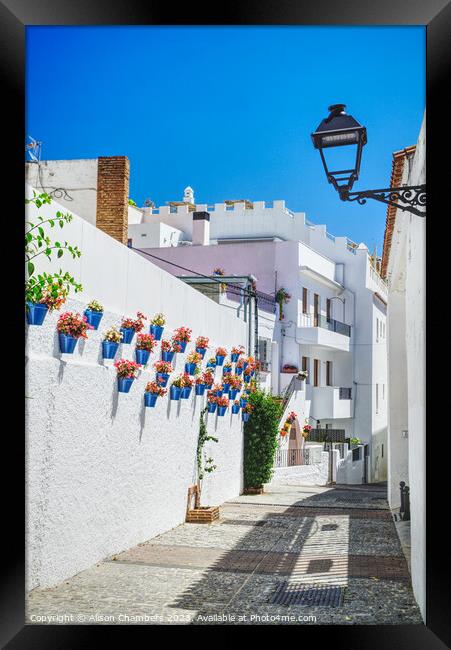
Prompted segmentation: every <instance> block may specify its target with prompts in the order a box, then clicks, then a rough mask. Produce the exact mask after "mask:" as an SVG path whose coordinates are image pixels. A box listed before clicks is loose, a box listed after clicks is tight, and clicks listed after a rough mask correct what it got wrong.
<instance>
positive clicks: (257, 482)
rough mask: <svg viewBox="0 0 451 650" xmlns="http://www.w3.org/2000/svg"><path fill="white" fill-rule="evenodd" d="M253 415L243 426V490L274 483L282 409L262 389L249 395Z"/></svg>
mask: <svg viewBox="0 0 451 650" xmlns="http://www.w3.org/2000/svg"><path fill="white" fill-rule="evenodd" d="M249 403H250V404H251V405H252V406H253V411H252V416H251V417H250V418H249V420H248V422H246V423H245V424H244V461H243V464H244V487H245V488H248V487H254V488H259V487H261V486H262V485H263V483H268V482H269V481H270V480H271V477H272V473H273V464H274V456H275V453H276V449H277V444H278V433H279V422H280V418H281V417H282V410H283V409H282V406H281V404H280V403H279V402H278V401H276V400H274V399H273V397H272V396H271V395H268V394H267V393H265V392H264V391H262V390H259V389H256V390H255V391H254V392H252V393H251V394H250V395H249Z"/></svg>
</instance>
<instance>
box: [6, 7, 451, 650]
mask: <svg viewBox="0 0 451 650" xmlns="http://www.w3.org/2000/svg"><path fill="white" fill-rule="evenodd" d="M95 24H98V25H100V24H104V25H114V24H118V25H120V24H126V25H140V24H145V25H171V24H177V25H190V24H191V25H214V24H220V25H240V24H242V25H261V24H277V25H285V24H286V25H293V24H300V25H374V26H376V25H397V26H400V25H425V26H426V28H427V80H426V84H427V86H426V87H427V165H428V186H427V189H428V217H429V219H428V222H427V333H428V338H427V374H426V378H424V377H419V381H424V380H425V381H426V385H427V391H426V395H427V430H428V432H429V434H428V436H427V569H426V571H427V573H426V576H427V625H425V626H419V625H416V626H409V625H405V626H362V627H357V626H331V627H329V629H326V628H325V627H324V626H313V628H312V627H307V626H303V627H302V630H299V635H300V636H299V643H302V644H305V643H306V642H312V643H319V644H322V643H324V634H327V633H329V634H331V635H332V637H333V643H334V648H337V647H346V648H360V647H362V648H371V649H372V648H374V649H377V650H381V648H396V649H404V648H406V650H407V649H408V650H412V649H414V648H421V650H424V649H425V648H428V650H433V649H435V648H437V649H439V648H445V647H446V645H445V644H444V641H445V640H447V641H448V642H449V614H448V612H449V598H448V599H447V595H449V579H448V580H447V571H446V569H447V568H448V561H447V557H446V551H447V548H446V547H447V533H446V528H445V527H446V524H447V519H448V517H447V515H448V511H449V508H448V507H447V501H446V492H445V490H446V487H447V482H446V483H445V481H446V479H447V474H448V473H449V470H447V465H449V455H448V454H447V453H446V451H447V441H446V436H447V435H450V434H449V433H448V431H447V427H446V425H447V422H446V420H447V418H446V411H445V409H444V403H446V402H445V400H446V396H445V394H443V395H441V394H440V391H439V390H438V389H439V387H440V385H442V386H443V387H444V388H445V389H447V388H448V386H447V383H446V379H445V378H443V379H441V377H440V372H439V371H440V366H439V364H437V366H436V367H434V365H435V364H434V360H435V359H438V360H442V364H441V365H444V362H445V358H446V357H447V356H449V351H448V350H447V349H446V347H445V346H444V345H443V338H442V340H441V335H442V337H443V332H442V330H443V328H446V320H445V313H444V312H445V307H444V308H443V310H442V308H441V306H440V304H441V303H440V296H441V295H442V296H443V297H444V299H443V303H444V305H446V303H447V302H448V301H447V300H446V298H445V295H444V294H445V291H446V289H445V288H444V287H445V286H446V279H447V278H448V275H449V273H448V272H447V267H448V264H447V263H448V257H449V254H448V253H447V251H446V243H447V242H446V237H445V233H444V231H445V228H446V221H447V211H448V208H447V204H446V202H445V199H446V196H447V192H446V188H447V184H449V182H450V181H449V175H450V174H449V170H448V165H449V163H448V162H447V158H449V147H448V142H449V137H447V136H446V132H447V129H446V124H447V121H448V120H449V118H448V115H447V114H448V112H449V105H448V104H445V103H444V102H443V96H444V92H446V89H447V88H449V86H450V84H449V62H450V61H451V46H450V44H451V35H450V25H451V3H450V2H448V1H447V0H379V1H377V2H375V0H340V1H338V0H315V2H313V1H311V0H307V1H305V0H304V1H298V2H293V1H292V0H291V1H290V0H279V1H278V2H277V3H276V2H273V1H270V0H254V1H253V2H251V1H249V2H245V1H244V0H243V1H242V2H240V3H239V4H238V3H236V5H235V3H234V4H233V5H232V3H227V4H221V5H218V6H214V5H213V4H210V5H209V6H203V5H201V4H200V3H199V4H196V5H193V4H192V3H186V4H185V5H184V6H183V5H182V6H181V7H180V8H177V10H175V7H174V6H173V5H170V4H169V3H163V2H149V1H147V2H143V1H139V0H116V1H113V0H1V1H0V36H1V38H0V43H1V44H2V50H3V56H2V57H1V58H0V67H1V68H0V69H1V71H2V88H3V91H4V93H3V102H2V104H3V106H2V108H3V121H2V124H3V129H2V136H3V137H2V140H3V143H4V142H5V140H6V147H5V146H3V147H2V150H3V151H2V153H3V162H4V163H6V164H5V165H4V167H5V174H4V176H3V180H4V186H3V193H4V194H3V197H4V201H3V208H4V210H3V213H4V214H3V238H4V250H5V251H6V252H7V251H8V250H11V251H13V252H14V255H13V256H12V261H11V262H8V263H6V262H5V261H4V266H3V271H4V278H3V280H4V282H3V285H4V291H5V284H6V291H7V293H6V298H7V310H8V320H7V327H5V328H4V336H5V337H6V336H12V335H13V334H14V332H17V331H21V330H20V328H21V327H22V326H23V320H21V318H23V316H22V314H23V303H22V301H21V300H19V297H21V295H22V294H21V291H22V288H21V287H20V286H19V285H20V282H22V279H21V278H22V277H23V275H22V274H23V266H22V259H21V257H20V255H16V254H15V253H16V252H17V251H19V250H20V247H21V245H22V244H21V242H22V237H23V231H22V219H21V217H20V216H19V215H20V213H21V210H20V208H19V207H18V206H21V205H23V183H24V164H23V163H24V159H23V146H24V145H23V143H24V141H25V129H24V124H25V103H24V95H25V90H24V89H25V27H26V26H29V25H95ZM46 83H52V79H51V77H50V78H48V77H47V76H46V74H45V71H43V92H44V91H45V84H46ZM360 83H362V91H364V87H365V84H366V83H368V84H370V83H371V79H365V80H360ZM402 83H403V79H402V70H399V69H398V68H397V61H396V52H394V53H393V75H392V76H391V77H390V78H387V84H386V87H385V88H381V94H383V93H386V94H389V92H390V86H391V85H392V84H401V85H402ZM406 92H408V88H406ZM407 144H410V143H407ZM6 152H7V156H5V153H6ZM443 154H444V157H442V156H443ZM388 180H389V179H387V181H388ZM442 215H443V216H442ZM4 259H5V257H4ZM11 298H13V300H12V301H11ZM437 298H438V299H437ZM5 301H6V299H5ZM16 303H17V304H16ZM15 318H17V328H16V322H15ZM439 328H440V329H439ZM8 331H9V334H8V333H7V332H8ZM439 345H440V347H439ZM6 347H7V348H9V351H8V353H9V354H11V362H10V363H11V364H12V365H11V366H9V367H10V368H12V367H14V368H15V367H17V365H18V361H19V359H18V356H19V355H18V349H17V348H18V347H19V346H18V345H12V344H11V345H8V346H6ZM19 366H20V363H19ZM11 374H12V370H11V371H8V377H7V379H8V382H7V384H8V385H7V388H6V389H5V391H7V396H8V410H7V414H8V415H11V414H12V415H13V416H14V417H13V418H12V420H11V419H10V424H8V425H7V424H6V418H5V419H4V429H3V458H4V459H5V460H6V461H7V462H5V460H4V463H3V467H4V470H5V467H6V466H8V467H11V468H12V469H13V471H12V472H11V475H10V476H9V477H8V478H7V480H6V485H5V487H4V490H3V500H2V502H3V513H2V514H3V520H4V522H5V527H4V528H3V537H4V539H6V541H7V550H6V554H4V556H3V560H4V561H3V566H2V574H3V575H2V581H1V584H2V591H1V597H0V599H1V610H0V611H1V620H2V627H1V630H2V632H1V638H0V641H1V643H2V647H7V648H27V649H31V648H33V650H34V649H36V648H46V649H48V648H71V650H72V649H73V648H79V647H80V648H81V647H83V648H86V647H90V644H93V643H94V642H96V645H98V643H99V640H100V634H102V641H104V637H105V635H106V634H111V633H113V634H114V637H113V638H114V639H115V641H116V642H120V641H119V639H125V638H126V639H127V641H126V642H128V643H130V637H131V634H132V632H133V633H135V632H136V631H138V629H139V630H143V631H144V633H145V634H146V632H147V635H148V633H149V632H151V630H149V629H148V626H113V627H109V626H83V625H81V626H64V625H61V626H38V625H24V605H25V586H24V564H25V553H24V537H25V535H24V526H23V513H24V507H23V506H24V502H25V498H24V497H25V489H24V471H23V467H24V462H23V459H24V457H25V439H24V436H23V435H22V433H21V428H22V427H21V426H20V424H19V423H20V422H23V420H21V415H20V414H21V413H23V394H21V392H20V391H19V390H18V386H20V376H21V375H20V369H19V381H18V382H13V381H12V380H10V375H11ZM443 374H444V373H443ZM22 376H23V375H22ZM13 400H17V402H18V405H17V407H16V406H15V405H14V406H13V405H12V402H13ZM436 432H437V433H436ZM5 476H6V473H5V471H4V472H3V477H4V478H5ZM15 520H16V521H17V523H15V524H13V523H12V522H13V521H15ZM447 605H448V606H447ZM234 629H236V628H234ZM238 629H240V630H241V631H243V628H242V627H241V626H239V627H238ZM100 630H101V632H100ZM253 630H255V628H253ZM265 631H266V630H265ZM186 632H187V628H185V627H184V629H183V633H184V634H186ZM277 633H278V634H280V628H279V629H277ZM124 634H126V635H127V636H126V637H124ZM447 635H448V636H447ZM213 639H214V637H213Z"/></svg>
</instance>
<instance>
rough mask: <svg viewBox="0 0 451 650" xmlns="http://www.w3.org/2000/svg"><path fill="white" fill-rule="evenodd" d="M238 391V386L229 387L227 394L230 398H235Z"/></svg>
mask: <svg viewBox="0 0 451 650" xmlns="http://www.w3.org/2000/svg"><path fill="white" fill-rule="evenodd" d="M239 392H240V391H239V390H238V388H231V389H230V394H229V397H230V399H235V397H236V396H237V395H238V393H239Z"/></svg>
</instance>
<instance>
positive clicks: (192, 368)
mask: <svg viewBox="0 0 451 650" xmlns="http://www.w3.org/2000/svg"><path fill="white" fill-rule="evenodd" d="M196 365H197V364H195V363H185V372H187V373H188V374H189V375H194V371H195V370H196Z"/></svg>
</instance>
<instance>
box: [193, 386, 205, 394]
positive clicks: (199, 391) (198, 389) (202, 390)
mask: <svg viewBox="0 0 451 650" xmlns="http://www.w3.org/2000/svg"><path fill="white" fill-rule="evenodd" d="M195 392H196V395H203V394H204V393H205V384H196V387H195Z"/></svg>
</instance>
